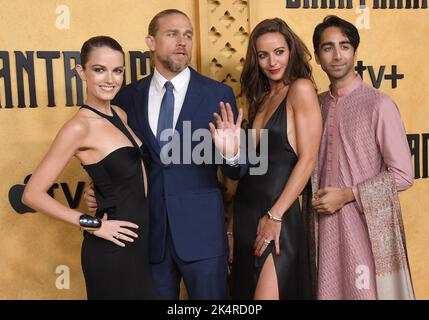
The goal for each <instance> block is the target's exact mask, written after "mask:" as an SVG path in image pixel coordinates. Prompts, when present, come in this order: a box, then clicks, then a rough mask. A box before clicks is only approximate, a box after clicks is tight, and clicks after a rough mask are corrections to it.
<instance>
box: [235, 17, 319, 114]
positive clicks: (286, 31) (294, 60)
mask: <svg viewBox="0 0 429 320" xmlns="http://www.w3.org/2000/svg"><path fill="white" fill-rule="evenodd" d="M270 32H278V33H280V34H281V35H283V37H284V38H285V40H286V42H287V44H288V46H289V61H288V65H287V67H286V71H285V74H284V76H283V81H284V83H285V84H286V85H290V84H292V83H293V82H294V81H295V80H296V79H298V78H304V79H309V80H311V82H312V83H313V85H314V87H315V88H316V85H315V82H314V79H313V75H312V69H311V65H310V60H311V54H310V51H309V50H308V48H307V47H306V45H305V44H304V42H303V41H302V40H301V39H300V38H299V37H298V36H297V35H296V34H295V32H293V31H292V29H291V28H290V27H289V26H288V25H287V23H286V22H285V21H283V20H282V19H279V18H274V19H266V20H263V21H261V22H260V23H259V24H258V25H257V26H256V27H255V28H254V29H253V31H252V33H251V34H250V38H249V44H248V46H247V54H246V61H245V63H244V67H243V72H242V73H241V78H240V83H241V92H242V93H244V94H245V95H246V99H247V101H248V103H249V119H253V117H254V116H255V115H256V111H257V109H258V107H259V106H260V105H261V103H262V101H263V100H264V99H265V97H266V96H267V94H268V93H269V92H270V89H271V88H270V84H269V81H268V78H267V76H266V75H265V74H264V73H263V72H262V71H261V69H260V67H259V63H258V52H257V50H256V40H257V39H258V37H260V36H262V35H264V34H266V33H270Z"/></svg>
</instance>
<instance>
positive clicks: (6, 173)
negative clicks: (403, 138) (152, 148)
mask: <svg viewBox="0 0 429 320" xmlns="http://www.w3.org/2000/svg"><path fill="white" fill-rule="evenodd" d="M341 2H342V1H333V2H332V3H331V2H329V1H322V0H320V1H304V0H302V1H300V0H294V1H287V0H270V1H268V0H267V1H258V0H248V1H244V0H223V1H222V0H182V1H171V0H164V1H155V0H145V1H137V0H123V1H114V0H103V1H101V0H92V1H84V0H65V1H62V2H61V4H60V3H58V2H57V1H54V0H44V1H27V0H17V1H14V2H10V1H6V0H0V18H1V19H0V30H1V31H0V39H1V42H0V106H1V108H0V132H1V134H2V144H1V146H2V148H1V150H2V152H1V153H0V160H1V161H0V177H1V179H2V182H1V184H0V194H1V198H0V199H1V202H0V234H1V235H2V242H1V243H0V252H1V259H0V299H84V298H86V295H85V288H84V282H83V276H82V272H81V268H80V245H81V241H82V235H81V233H80V232H79V230H77V229H76V228H74V227H70V226H67V225H64V224H62V223H60V222H57V221H54V220H52V219H50V218H47V217H45V216H44V215H41V214H39V213H31V212H26V213H25V209H24V208H22V207H21V206H20V204H19V203H18V201H17V199H18V196H17V195H19V192H20V191H22V188H23V185H24V184H25V181H24V180H25V178H26V177H27V176H28V175H29V174H31V172H32V171H33V170H34V168H35V166H36V165H37V163H38V162H39V161H40V160H41V158H42V156H43V155H44V153H45V152H46V151H47V149H48V147H49V144H50V142H51V141H52V139H53V137H54V136H55V133H56V132H57V131H58V129H59V128H60V127H61V125H62V124H63V123H64V122H65V121H66V120H67V119H68V118H70V117H71V116H72V115H73V114H74V113H75V112H76V110H77V108H76V104H77V102H78V101H77V100H78V97H77V93H76V91H77V89H76V87H77V84H76V83H75V82H74V80H73V81H72V82H71V83H72V84H71V92H72V99H73V103H72V104H73V105H74V106H66V105H67V104H68V103H67V99H66V98H67V94H66V89H65V87H66V82H65V75H66V68H65V66H64V63H65V61H66V58H65V54H64V52H74V51H78V50H79V49H80V46H81V44H82V42H83V41H84V40H86V39H87V38H89V37H90V36H93V35H98V34H107V35H110V36H113V37H114V38H116V39H117V40H118V41H119V42H120V43H121V44H122V45H123V47H124V49H125V51H126V52H127V53H128V54H127V81H128V82H129V81H130V79H132V78H135V77H137V78H140V77H142V76H143V74H142V71H147V70H148V69H147V68H146V69H145V68H144V67H145V66H143V65H142V63H141V62H137V64H134V69H133V67H132V66H131V65H133V63H134V61H135V60H133V58H132V57H133V54H135V53H132V52H144V51H146V50H147V48H146V46H145V44H144V37H145V35H146V31H147V25H148V23H149V21H150V19H151V17H152V16H153V15H154V14H155V13H157V12H158V11H160V10H163V9H166V8H177V9H179V10H183V11H184V12H186V13H187V14H188V15H189V17H190V18H191V20H192V21H193V23H194V27H195V34H196V37H195V42H194V44H195V47H194V51H193V60H192V65H193V67H194V68H196V69H198V70H199V71H200V72H201V73H203V74H205V75H207V76H209V77H212V78H214V79H216V80H219V81H222V82H225V83H227V84H228V85H230V86H231V87H232V88H233V89H234V92H235V94H236V96H237V102H238V105H239V106H241V107H243V108H244V109H245V111H246V106H245V102H244V99H243V98H242V97H241V96H240V88H239V79H240V72H241V70H242V66H243V62H244V57H245V52H246V46H247V39H248V37H249V34H250V31H251V28H252V27H254V26H255V25H256V24H257V23H258V22H259V21H261V20H263V19H265V18H271V17H276V16H277V17H280V18H283V19H285V21H287V23H288V24H289V25H290V26H291V27H292V29H293V30H295V31H296V32H297V34H298V35H300V36H301V38H302V39H303V40H304V41H305V43H306V44H307V46H308V47H309V48H310V49H311V51H312V45H311V36H312V32H313V29H314V26H315V25H316V24H317V23H319V22H320V21H321V20H322V19H323V17H324V16H325V15H327V14H332V13H334V14H337V15H340V16H342V17H344V18H346V19H347V20H349V21H351V22H354V23H355V24H356V25H357V26H358V28H359V29H360V34H361V38H362V41H361V47H360V49H359V52H358V54H359V56H358V60H360V61H361V63H362V65H363V66H366V69H365V70H364V71H363V75H364V80H365V81H366V82H368V83H371V81H375V82H376V83H378V84H380V89H381V90H383V91H384V92H386V93H387V94H389V95H390V96H392V98H393V99H394V100H395V101H396V102H397V104H398V106H399V108H400V111H401V115H402V118H403V120H404V123H405V127H406V130H407V133H408V134H410V139H411V140H410V141H411V146H412V147H413V148H414V149H413V150H414V151H413V154H415V156H414V158H413V160H415V161H416V168H418V173H419V177H420V178H418V179H416V181H415V185H414V186H413V187H412V189H411V190H409V191H406V192H404V193H403V194H401V201H402V208H403V215H404V223H405V228H406V233H407V243H408V249H409V258H410V264H411V272H412V276H413V280H414V285H415V290H416V295H417V298H419V299H428V298H429V277H428V272H427V270H426V265H427V263H428V262H429V252H428V251H427V250H426V244H427V243H428V242H429V239H428V238H429V219H428V218H427V217H426V210H427V209H426V208H427V206H428V205H429V201H428V195H427V194H428V191H429V183H428V179H427V175H428V174H427V173H428V161H427V139H428V138H429V134H428V132H429V124H428V121H427V119H428V118H429V117H428V116H429V114H428V113H429V109H428V107H429V98H428V97H427V94H426V92H427V89H426V88H427V87H428V85H429V70H428V69H427V68H424V66H425V63H426V58H425V53H426V51H427V50H428V49H429V40H428V38H427V37H423V36H422V35H424V34H426V33H427V32H428V31H429V19H428V18H429V14H428V13H429V11H428V10H427V9H425V8H421V7H424V5H425V3H426V2H425V1H424V0H422V1H420V2H419V1H418V2H419V4H420V7H419V8H415V9H406V8H402V9H398V8H396V9H373V6H374V4H375V2H378V1H366V5H367V7H368V8H359V7H358V4H359V1H352V4H353V6H354V7H353V8H350V9H347V8H338V6H339V5H340V3H341ZM324 3H325V4H326V6H327V7H329V5H330V4H331V5H332V4H335V6H336V8H335V9H334V8H331V9H329V8H322V7H323V4H324ZM343 3H344V4H347V1H343ZM401 3H402V1H401ZM410 3H411V4H414V2H410ZM314 4H318V8H311V7H314V6H315V5H314ZM406 4H407V1H406V0H404V1H403V6H404V7H405V6H406ZM287 5H288V7H287ZM379 5H380V6H382V5H383V3H382V1H379ZM386 5H387V6H388V5H389V1H387V2H386ZM293 6H295V7H297V8H292V7H293ZM426 6H427V5H426ZM306 7H308V8H306ZM35 13H37V14H35ZM31 51H32V52H34V54H33V55H34V56H33V59H32V60H33V63H34V66H33V67H34V71H35V72H34V83H35V87H36V89H35V93H36V95H37V107H34V106H30V105H31V99H32V97H31V90H30V89H29V88H30V85H29V83H30V82H31V73H30V75H28V74H27V73H26V72H23V80H22V83H23V84H24V90H23V92H22V93H21V97H20V98H19V96H20V93H19V90H18V87H20V86H19V85H18V84H17V83H18V82H19V81H20V79H19V72H18V71H17V70H18V69H19V68H17V65H19V63H21V62H23V61H24V60H23V57H24V58H27V59H26V60H25V61H27V62H28V61H31V59H30V57H31V54H29V53H28V52H31ZM45 51H52V52H59V57H58V58H55V59H52V77H51V78H52V80H53V81H52V83H53V85H54V87H55V90H54V92H55V104H56V106H55V107H49V106H48V105H49V104H50V99H48V96H49V90H48V89H47V88H48V86H49V84H48V79H49V76H48V71H47V70H48V68H47V66H46V64H47V62H46V61H47V59H46V58H45V59H44V58H43V57H42V56H43V55H44V54H43V53H40V52H45ZM16 52H18V53H16ZM6 53H7V55H8V57H9V70H7V64H6V62H5V59H4V57H5V55H6ZM39 56H40V57H39ZM25 61H24V62H25ZM17 62H18V63H17ZM72 66H73V63H72V65H71V67H72ZM393 66H396V68H397V69H396V71H394V70H393ZM383 67H384V68H383ZM313 68H314V75H315V80H316V82H317V84H318V86H319V89H320V91H324V90H326V88H327V85H328V81H327V79H326V77H325V75H324V74H323V73H322V72H321V70H320V68H319V67H318V66H317V65H316V64H315V63H314V61H313ZM132 69H133V70H132ZM136 70H137V71H136ZM395 72H396V73H399V74H403V75H404V77H403V79H400V80H398V81H397V83H396V88H393V81H392V80H389V79H391V78H392V74H393V73H395ZM389 75H390V78H389ZM8 76H10V87H11V90H10V91H11V97H10V98H11V100H12V104H13V107H10V105H9V106H8V104H10V101H9V103H8V101H7V86H8V84H7V77H8ZM371 76H372V77H371ZM386 76H387V77H386ZM371 79H372V80H371ZM21 87H22V86H21ZM33 98H34V97H33ZM20 99H21V100H20ZM23 100H25V103H24V104H25V107H24V106H23V105H21V106H20V107H18V104H19V101H21V102H22V101H23ZM245 115H246V112H245ZM417 151H418V154H417ZM417 160H418V161H417ZM220 178H221V179H223V178H222V177H220ZM223 182H224V185H225V186H226V192H225V205H226V208H227V211H228V215H231V203H232V200H233V193H234V189H235V184H234V183H232V182H231V181H227V180H224V181H223ZM85 183H87V177H86V175H85V174H84V172H83V171H82V169H81V168H80V165H79V163H77V161H72V163H71V164H70V165H69V166H68V167H67V168H66V170H65V171H64V172H63V174H62V175H61V176H60V177H59V179H58V181H57V185H55V186H53V188H52V192H53V196H54V197H55V198H56V199H58V200H59V201H61V202H63V203H65V204H68V205H73V206H77V208H78V210H81V211H84V210H85V205H84V204H83V201H82V198H81V197H80V196H81V194H82V188H83V186H84V185H85ZM19 212H21V213H19ZM182 297H184V298H185V297H186V293H185V292H183V293H182Z"/></svg>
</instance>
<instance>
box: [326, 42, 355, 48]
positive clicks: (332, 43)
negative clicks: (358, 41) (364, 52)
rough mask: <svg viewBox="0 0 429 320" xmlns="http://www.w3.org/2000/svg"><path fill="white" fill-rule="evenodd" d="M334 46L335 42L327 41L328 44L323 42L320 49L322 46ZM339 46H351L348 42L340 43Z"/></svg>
mask: <svg viewBox="0 0 429 320" xmlns="http://www.w3.org/2000/svg"><path fill="white" fill-rule="evenodd" d="M334 44H335V42H333V41H328V42H324V43H322V44H321V45H320V47H321V48H323V47H324V46H333V45H334ZM340 44H351V42H350V41H340Z"/></svg>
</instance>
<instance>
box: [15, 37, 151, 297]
mask: <svg viewBox="0 0 429 320" xmlns="http://www.w3.org/2000/svg"><path fill="white" fill-rule="evenodd" d="M76 69H77V71H78V73H79V76H80V77H81V78H82V80H84V81H86V86H87V99H86V102H85V103H86V104H85V105H83V106H82V108H80V110H79V111H78V112H77V113H76V115H75V116H74V117H73V118H72V119H71V120H69V121H68V122H67V123H66V124H65V125H64V126H63V127H62V128H61V129H60V131H59V133H58V134H57V137H56V138H55V141H54V142H53V143H52V146H51V148H50V150H49V152H48V153H47V155H46V156H45V158H44V159H43V161H42V162H41V164H40V165H39V167H38V168H37V169H36V171H35V172H34V173H33V175H32V177H31V179H30V181H29V182H28V183H27V186H26V189H25V191H24V195H23V201H24V202H25V203H26V204H27V205H29V206H30V207H32V208H34V209H35V210H37V211H39V212H42V213H45V214H47V215H50V216H52V217H54V218H57V219H59V220H62V221H64V222H67V223H70V224H73V225H76V226H80V227H84V228H85V231H84V240H83V243H82V251H81V262H82V270H83V273H84V277H85V283H86V289H87V297H88V299H156V298H157V296H156V293H155V288H154V283H153V279H152V274H151V267H150V264H149V258H148V236H149V212H148V200H147V197H146V193H147V190H146V188H147V179H146V170H145V165H146V164H145V162H146V161H145V160H146V159H148V157H147V153H146V151H145V149H144V147H143V145H142V143H141V142H140V140H139V139H138V138H137V137H136V136H135V134H134V133H133V132H132V131H131V129H129V127H128V126H127V124H126V114H125V112H124V111H122V110H121V109H120V108H118V107H112V106H111V105H110V101H111V100H112V99H113V98H114V96H115V95H116V93H117V92H118V91H119V89H120V87H121V85H122V82H123V78H124V72H125V68H124V52H123V50H122V47H121V46H120V45H119V43H117V42H116V41H115V40H114V39H112V38H110V37H106V36H98V37H93V38H91V39H89V40H87V41H86V42H85V43H84V45H83V46H82V50H81V65H77V66H76ZM73 156H76V157H77V158H78V159H79V160H80V161H81V163H82V166H83V168H84V169H85V170H86V171H87V173H88V174H89V176H90V177H91V178H92V180H93V183H94V189H95V194H96V199H97V202H98V210H97V212H96V214H95V217H91V216H89V215H82V213H80V212H77V211H76V210H72V209H70V208H68V207H66V206H64V205H62V204H61V203H59V202H57V201H56V200H55V199H53V198H52V197H50V196H49V195H48V193H47V191H48V190H49V188H50V186H51V185H52V184H53V183H54V182H55V181H56V179H57V178H58V176H59V175H60V173H61V171H62V170H63V169H64V168H65V166H66V165H67V163H68V162H69V161H70V160H71V158H72V157H73ZM88 227H92V228H91V229H88Z"/></svg>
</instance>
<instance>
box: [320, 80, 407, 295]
mask: <svg viewBox="0 0 429 320" xmlns="http://www.w3.org/2000/svg"><path fill="white" fill-rule="evenodd" d="M321 105H322V115H323V122H324V128H323V136H322V142H321V146H320V154H319V164H318V165H319V167H318V169H319V177H320V180H319V181H320V185H319V186H320V188H325V187H336V188H347V187H349V188H352V190H353V194H354V196H355V198H356V201H354V202H351V203H349V204H347V205H345V206H344V207H343V208H342V209H341V210H339V211H337V212H336V213H334V214H332V215H327V214H319V230H318V231H319V243H318V293H317V296H318V299H350V300H351V299H377V291H376V282H375V268H374V259H373V255H372V251H371V244H370V241H369V236H368V229H367V225H366V222H365V216H364V215H363V209H362V204H361V201H360V196H359V191H358V188H357V184H358V183H360V182H363V181H365V180H367V179H370V178H372V177H374V176H376V175H378V174H380V173H381V172H382V171H384V170H389V171H391V172H392V173H393V174H394V177H395V183H396V188H397V190H398V191H402V190H405V189H407V188H409V187H410V186H411V185H412V183H413V168H412V165H411V155H410V149H409V146H408V142H407V138H406V135H405V130H404V126H403V123H402V121H401V118H400V114H399V111H398V108H397V107H396V105H395V104H394V102H393V101H392V100H391V99H390V98H389V97H388V96H387V95H385V94H383V93H382V92H380V91H379V90H376V89H374V88H373V87H371V86H369V85H367V84H366V83H364V82H363V81H362V79H361V78H360V77H359V76H358V75H357V76H356V78H355V80H354V81H353V82H352V83H351V84H349V85H348V86H347V87H345V88H342V89H341V90H339V92H338V99H336V98H335V97H334V96H333V95H332V94H331V93H330V92H327V93H325V94H323V95H322V100H321Z"/></svg>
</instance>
